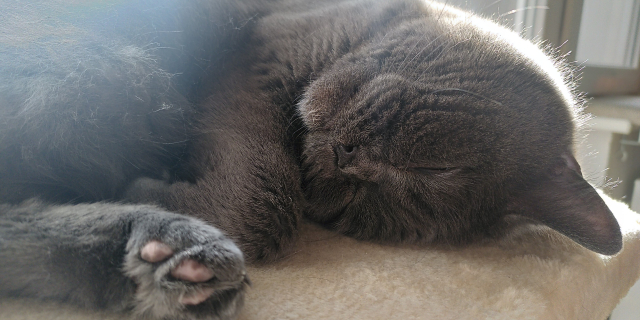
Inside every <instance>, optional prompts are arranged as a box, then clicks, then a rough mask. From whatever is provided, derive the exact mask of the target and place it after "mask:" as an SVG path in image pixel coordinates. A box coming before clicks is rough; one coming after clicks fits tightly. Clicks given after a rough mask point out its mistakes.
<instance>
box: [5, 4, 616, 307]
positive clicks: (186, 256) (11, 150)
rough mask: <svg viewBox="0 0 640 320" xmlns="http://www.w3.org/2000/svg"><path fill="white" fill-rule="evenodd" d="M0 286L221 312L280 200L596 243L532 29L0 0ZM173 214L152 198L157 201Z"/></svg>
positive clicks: (305, 212)
mask: <svg viewBox="0 0 640 320" xmlns="http://www.w3.org/2000/svg"><path fill="white" fill-rule="evenodd" d="M2 7H3V12H2V13H0V21H3V25H1V26H0V78H1V82H0V203H3V204H1V205H0V295H4V296H30V297H38V298H43V299H54V300H59V301H68V302H70V303H75V304H79V305H82V306H86V307H93V308H105V309H111V310H132V311H133V312H135V313H136V314H138V315H141V316H146V317H150V318H154V319H165V318H166V319H232V318H234V317H235V316H236V315H237V313H238V310H240V308H241V306H242V301H243V293H244V291H245V290H246V287H247V285H248V284H249V280H248V277H247V275H246V274H245V271H244V264H245V260H246V261H248V262H251V263H264V262H268V261H271V260H274V259H277V258H278V257H279V256H281V255H283V254H284V253H286V252H287V250H289V249H291V248H292V246H293V244H294V243H295V241H296V237H297V225H298V223H299V220H300V219H302V218H303V217H306V218H307V219H310V220H313V221H315V222H317V223H320V224H322V225H324V226H326V227H327V228H330V229H333V230H336V231H338V232H340V233H343V234H346V235H349V236H352V237H355V238H358V239H365V240H371V241H378V242H386V243H389V242H391V243H411V244H447V245H464V244H465V243H468V242H470V241H474V240H478V239H481V238H483V237H486V236H493V235H495V234H500V232H501V230H502V228H504V226H505V224H506V223H505V221H506V220H505V218H506V217H519V218H518V219H520V220H523V221H528V222H530V223H542V224H545V225H547V226H549V227H551V228H553V229H555V230H557V231H559V232H561V233H563V234H565V235H566V236H568V237H570V238H571V239H573V240H575V241H576V242H577V243H579V244H581V245H583V246H585V247H586V248H588V249H590V250H593V251H595V252H599V253H602V254H608V255H611V254H615V253H617V252H618V251H619V250H620V248H621V246H622V239H621V234H620V229H619V226H618V224H617V222H616V220H615V218H614V217H613V215H612V214H611V212H610V211H609V209H608V208H607V207H606V205H605V204H604V202H603V201H602V199H601V198H600V197H599V196H598V194H597V193H596V191H595V190H594V189H593V188H592V187H591V186H590V185H589V184H588V183H587V182H586V181H585V180H584V179H583V178H582V176H581V173H580V167H579V165H578V164H577V162H576V161H575V159H574V157H573V142H574V139H575V138H574V135H575V133H574V132H575V130H576V125H577V124H578V123H579V122H580V119H581V115H580V103H579V99H577V98H576V97H575V96H574V95H573V94H572V92H571V84H570V83H569V82H568V81H566V80H564V79H563V75H562V74H561V72H560V71H558V70H557V66H556V65H555V64H554V63H553V61H552V60H550V59H549V58H547V57H546V56H545V55H544V54H543V53H542V52H541V51H540V50H539V49H537V48H536V47H535V46H534V45H532V44H530V43H528V42H526V41H524V40H521V39H519V38H518V37H517V36H516V35H514V34H512V33H510V32H508V31H506V30H504V29H503V28H501V27H499V26H497V25H495V24H492V23H490V22H487V21H485V20H481V19H479V18H477V17H474V16H472V15H470V14H468V13H465V12H461V11H458V10H455V9H451V8H446V7H445V6H443V5H441V4H437V3H427V2H423V1H419V0H397V1H388V0H353V1H346V0H332V1H324V2H321V3H319V2H317V1H311V0H307V1H305V0H273V1H267V0H265V1H259V0H247V1H243V2H240V3H237V2H235V1H231V0H229V1H224V0H216V1H214V0H209V1H208V0H192V1H179V0H161V1H150V0H136V1H129V2H124V3H115V4H111V3H105V2H96V3H84V2H83V3H77V4H68V3H64V2H56V1H53V0H52V1H47V2H39V3H37V4H31V5H25V4H23V3H21V1H17V2H9V1H3V2H2ZM173 212H175V213H173Z"/></svg>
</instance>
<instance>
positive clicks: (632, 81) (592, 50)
mask: <svg viewBox="0 0 640 320" xmlns="http://www.w3.org/2000/svg"><path fill="white" fill-rule="evenodd" d="M441 1H443V2H447V3H448V4H451V5H454V6H457V7H459V8H461V9H465V10H468V11H472V12H475V13H477V14H479V15H481V16H484V17H486V18H489V19H492V20H494V21H498V22H500V23H501V24H502V25H504V26H506V27H509V28H511V29H513V30H515V31H517V32H519V33H520V34H521V35H522V36H523V37H525V38H527V39H531V40H533V41H536V42H538V41H542V43H543V46H548V47H550V48H553V49H555V50H557V53H558V54H559V55H562V56H565V57H566V59H567V61H569V62H570V63H571V64H572V65H573V66H574V68H575V70H576V73H575V76H576V78H577V80H578V84H579V86H578V90H579V91H582V92H584V93H585V94H586V96H587V99H588V103H587V108H586V111H587V112H588V113H590V114H592V115H593V117H592V118H591V119H590V120H589V121H588V123H587V125H586V127H587V129H586V130H585V133H586V134H588V135H587V137H586V138H585V139H584V140H583V141H581V142H580V143H579V144H578V145H577V153H578V154H577V157H578V160H579V161H580V164H581V166H582V171H583V174H584V176H585V178H587V180H588V181H589V182H591V183H592V184H593V185H595V186H596V187H599V188H602V189H603V190H604V191H605V192H606V193H607V194H609V195H610V196H612V197H613V198H615V199H618V200H620V201H624V202H626V203H628V204H629V205H630V206H631V208H632V209H634V210H635V211H637V212H640V137H639V136H638V132H639V129H640V69H639V68H638V65H639V63H640V0H498V1H495V0H449V1H446V0H441ZM610 319H611V320H637V319H640V282H638V283H636V285H635V286H634V287H633V288H632V289H631V290H630V292H629V294H628V295H627V297H626V298H625V299H623V301H622V302H621V303H620V305H619V306H618V308H617V309H616V310H614V312H613V314H612V315H611V317H610Z"/></svg>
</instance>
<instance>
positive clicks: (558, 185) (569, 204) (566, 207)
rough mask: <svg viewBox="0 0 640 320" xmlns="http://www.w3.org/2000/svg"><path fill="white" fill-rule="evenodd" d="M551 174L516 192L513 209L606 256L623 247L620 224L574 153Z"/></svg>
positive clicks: (564, 158) (566, 155) (511, 207)
mask: <svg viewBox="0 0 640 320" xmlns="http://www.w3.org/2000/svg"><path fill="white" fill-rule="evenodd" d="M548 171H549V172H548V175H547V177H545V178H544V179H541V180H539V181H537V182H536V183H534V184H533V185H532V186H530V187H529V188H527V190H526V191H524V192H522V193H520V194H518V195H516V196H515V197H514V199H513V201H512V202H511V206H510V211H511V212H514V213H516V214H519V215H522V216H526V217H529V218H531V219H534V220H537V221H539V222H541V223H543V224H545V225H547V226H549V227H551V228H552V229H554V230H556V231H558V232H560V233H562V234H564V235H566V236H567V237H569V238H571V239H572V240H574V241H575V242H577V243H579V244H581V245H582V246H584V247H585V248H587V249H589V250H592V251H595V252H598V253H601V254H606V255H613V254H616V253H618V252H619V251H620V249H622V234H621V232H620V226H619V225H618V222H617V221H616V218H615V217H614V216H613V214H612V213H611V211H610V210H609V208H608V207H607V205H606V204H605V203H604V201H603V200H602V198H600V196H599V195H598V193H597V192H596V190H595V189H594V188H593V187H592V186H591V185H590V184H589V183H588V182H587V181H585V180H584V179H583V178H582V173H581V172H580V166H579V165H578V162H577V161H576V160H575V158H574V157H573V156H572V155H571V154H570V153H568V152H567V153H565V154H563V155H562V157H561V159H558V161H557V163H555V164H554V165H553V166H552V167H550V168H549V170H548Z"/></svg>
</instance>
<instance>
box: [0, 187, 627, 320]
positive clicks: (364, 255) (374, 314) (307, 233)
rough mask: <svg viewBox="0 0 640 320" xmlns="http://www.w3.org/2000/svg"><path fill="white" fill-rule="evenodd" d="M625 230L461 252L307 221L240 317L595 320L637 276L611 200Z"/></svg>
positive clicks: (28, 313)
mask: <svg viewBox="0 0 640 320" xmlns="http://www.w3.org/2000/svg"><path fill="white" fill-rule="evenodd" d="M607 201H608V203H609V205H610V207H611V208H612V211H614V213H615V215H616V217H617V218H618V221H619V222H620V225H621V227H622V231H623V234H624V248H623V251H622V252H621V253H619V254H618V255H616V256H614V257H606V256H601V255H598V254H596V253H593V252H591V251H588V250H586V249H584V248H582V247H580V246H578V245H576V244H575V243H573V242H571V241H570V240H568V239H567V238H565V237H564V236H562V235H560V234H558V233H556V232H554V231H552V230H550V229H547V228H545V227H535V226H527V227H523V228H520V229H518V230H517V231H516V232H514V233H513V234H512V235H511V236H510V237H508V238H505V239H502V240H499V241H491V242H489V243H483V244H477V245H474V246H470V247H467V248H464V249H458V250H445V249H434V248H406V247H404V248H402V247H393V246H380V245H376V244H371V243H366V242H360V241H355V240H352V239H349V238H346V237H342V236H339V235H336V234H334V233H331V232H329V231H326V230H322V229H320V228H318V227H316V226H312V225H308V224H307V225H304V226H303V232H302V239H301V241H300V243H299V246H298V247H297V249H296V250H295V252H294V253H293V254H291V255H290V256H289V257H287V258H286V259H284V260H282V261H280V262H278V263H275V264H271V265H268V266H263V267H251V268H249V273H250V276H251V280H252V281H253V286H252V287H251V288H250V290H249V293H248V296H247V302H246V305H245V308H244V311H243V312H242V314H241V316H240V319H242V320H258V319H403V320H404V319H597V320H603V319H606V317H607V316H608V315H609V314H610V313H611V311H612V310H613V308H614V307H615V306H616V304H617V303H618V301H619V300H620V299H621V298H622V297H623V296H624V295H625V294H626V292H627V291H628V290H629V288H630V287H631V286H632V285H633V283H634V282H635V281H636V280H637V279H638V277H639V276H640V215H638V214H636V213H634V212H632V211H630V210H629V209H628V208H627V207H626V205H624V204H621V203H617V202H613V201H611V200H608V199H607ZM0 319H3V320H4V319H7V320H14V319H65V320H74V319H77V320H80V319H122V315H117V314H108V313H92V312H90V311H85V310H78V309H76V308H73V307H69V306H62V305H57V304H53V303H42V302H34V301H32V300H7V299H5V300H0Z"/></svg>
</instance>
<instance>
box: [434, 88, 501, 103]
mask: <svg viewBox="0 0 640 320" xmlns="http://www.w3.org/2000/svg"><path fill="white" fill-rule="evenodd" d="M444 91H459V92H464V93H468V94H470V95H473V96H476V97H478V98H482V99H485V100H487V101H490V102H493V103H495V104H497V105H499V106H502V105H503V104H502V103H501V102H499V101H496V100H494V99H491V98H489V97H486V96H483V95H481V94H479V93H475V92H473V91H469V90H465V89H460V88H444V89H438V90H436V91H432V92H430V93H431V94H436V93H438V92H444Z"/></svg>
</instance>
